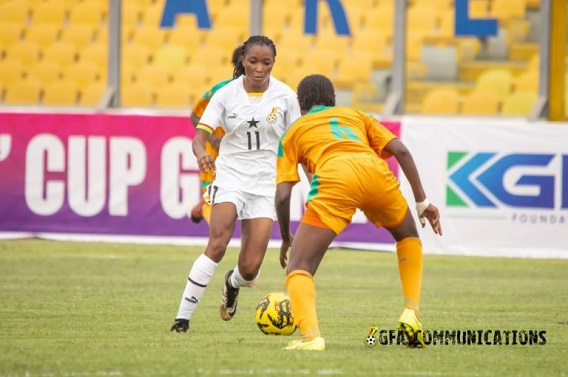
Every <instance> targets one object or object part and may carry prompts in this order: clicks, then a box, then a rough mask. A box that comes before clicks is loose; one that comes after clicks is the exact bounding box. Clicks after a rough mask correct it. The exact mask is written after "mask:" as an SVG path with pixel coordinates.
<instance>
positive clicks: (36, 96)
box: [4, 79, 41, 105]
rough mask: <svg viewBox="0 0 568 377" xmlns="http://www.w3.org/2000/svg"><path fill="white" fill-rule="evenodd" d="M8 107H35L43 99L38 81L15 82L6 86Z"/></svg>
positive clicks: (5, 101) (5, 99)
mask: <svg viewBox="0 0 568 377" xmlns="http://www.w3.org/2000/svg"><path fill="white" fill-rule="evenodd" d="M5 92H6V94H5V97H4V103H5V104H7V105H35V104H38V102H39V100H40V98H41V84H40V83H39V81H37V80H32V79H27V80H20V81H13V82H11V83H7V84H6V86H5Z"/></svg>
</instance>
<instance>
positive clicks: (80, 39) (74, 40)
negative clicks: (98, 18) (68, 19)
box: [61, 24, 97, 49]
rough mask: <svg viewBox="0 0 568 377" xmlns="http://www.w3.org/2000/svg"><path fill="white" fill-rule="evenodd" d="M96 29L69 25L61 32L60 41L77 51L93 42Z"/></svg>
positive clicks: (80, 25) (83, 25) (88, 26)
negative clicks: (69, 44) (70, 45)
mask: <svg viewBox="0 0 568 377" xmlns="http://www.w3.org/2000/svg"><path fill="white" fill-rule="evenodd" d="M96 31H97V28H96V27H95V26H92V25H88V24H69V25H67V27H65V28H64V29H63V30H62V32H61V41H62V42H66V43H71V44H72V45H73V46H75V48H77V49H79V48H82V47H84V46H87V45H89V44H91V43H93V42H94V40H95V37H96Z"/></svg>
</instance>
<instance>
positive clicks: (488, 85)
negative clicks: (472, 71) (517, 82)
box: [475, 68, 513, 98]
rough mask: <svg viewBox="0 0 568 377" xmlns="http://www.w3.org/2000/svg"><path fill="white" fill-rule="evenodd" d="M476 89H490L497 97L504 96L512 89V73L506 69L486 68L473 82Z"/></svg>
mask: <svg viewBox="0 0 568 377" xmlns="http://www.w3.org/2000/svg"><path fill="white" fill-rule="evenodd" d="M475 88H476V89H485V90H488V91H492V92H494V93H495V94H497V95H498V96H499V97H501V98H503V97H506V96H507V95H509V94H510V93H511V91H512V90H513V75H512V73H511V72H510V71H509V70H507V69H499V68H495V69H488V70H487V71H485V72H483V73H482V74H481V76H479V78H478V79H477V81H476V83H475Z"/></svg>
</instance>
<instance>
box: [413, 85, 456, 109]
mask: <svg viewBox="0 0 568 377" xmlns="http://www.w3.org/2000/svg"><path fill="white" fill-rule="evenodd" d="M420 112H421V113H422V114H428V115H434V114H445V115H453V114H457V113H458V112H459V93H458V91H457V90H455V89H451V88H440V89H431V90H429V91H428V92H426V94H425V96H424V99H423V101H422V103H421V105H420Z"/></svg>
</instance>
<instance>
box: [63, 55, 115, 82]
mask: <svg viewBox="0 0 568 377" xmlns="http://www.w3.org/2000/svg"><path fill="white" fill-rule="evenodd" d="M63 75H64V77H65V79H67V80H70V81H72V82H73V83H75V85H77V87H78V88H79V89H83V88H85V87H86V86H88V85H90V84H92V83H93V82H96V81H98V80H100V79H101V78H102V77H106V72H104V71H101V70H100V68H99V66H97V65H96V64H95V63H92V62H90V61H79V62H77V63H75V64H73V65H70V66H69V67H67V68H65V71H64V72H63Z"/></svg>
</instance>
